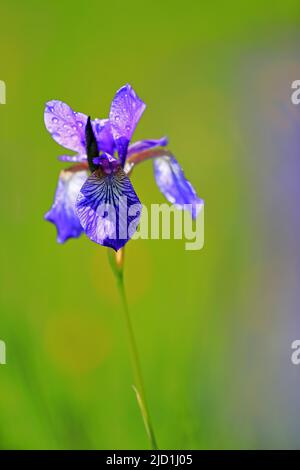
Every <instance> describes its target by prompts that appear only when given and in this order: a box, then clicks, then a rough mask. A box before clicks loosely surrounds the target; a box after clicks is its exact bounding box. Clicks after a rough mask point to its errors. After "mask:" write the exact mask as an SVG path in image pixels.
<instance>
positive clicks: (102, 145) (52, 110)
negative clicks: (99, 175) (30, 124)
mask: <svg viewBox="0 0 300 470" xmlns="http://www.w3.org/2000/svg"><path fill="white" fill-rule="evenodd" d="M44 119H45V125H46V128H47V130H48V131H49V132H50V134H51V135H52V137H53V139H54V140H55V141H56V142H57V143H59V144H60V145H62V146H63V147H65V148H67V149H69V150H73V151H74V152H77V153H78V155H74V156H67V155H62V156H61V157H60V159H61V160H63V161H72V162H82V161H84V160H86V159H87V158H86V151H85V150H86V149H85V126H86V123H87V116H86V115H85V114H83V113H76V112H75V111H73V109H72V108H70V106H68V105H67V104H66V103H64V102H63V101H58V100H52V101H49V102H48V103H47V104H46V108H45V114H44ZM92 127H93V131H94V134H95V137H96V140H97V143H98V147H99V149H100V150H102V151H103V152H108V153H111V154H113V153H114V150H115V143H114V139H113V136H112V132H111V126H110V122H109V119H95V120H94V121H92Z"/></svg>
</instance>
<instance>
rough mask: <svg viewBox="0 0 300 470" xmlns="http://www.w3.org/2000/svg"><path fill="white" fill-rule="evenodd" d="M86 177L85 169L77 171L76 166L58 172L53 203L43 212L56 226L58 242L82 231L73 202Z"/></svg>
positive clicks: (77, 235) (62, 241) (74, 236)
mask: <svg viewBox="0 0 300 470" xmlns="http://www.w3.org/2000/svg"><path fill="white" fill-rule="evenodd" d="M87 177H88V172H87V171H86V170H79V171H77V169H76V167H73V168H70V169H69V170H63V171H61V172H60V175H59V179H58V185H57V188H56V193H55V198H54V202H53V205H52V207H51V209H50V211H49V212H47V214H45V219H46V220H47V221H49V222H52V223H53V224H54V225H55V226H56V229H57V241H58V242H59V243H64V242H65V241H66V240H67V239H68V238H72V237H73V238H77V237H79V236H80V235H81V233H82V232H83V230H82V227H81V224H80V221H79V219H78V216H77V214H76V212H75V202H76V199H77V196H78V193H79V190H80V188H81V187H82V185H83V183H84V182H85V181H86V179H87Z"/></svg>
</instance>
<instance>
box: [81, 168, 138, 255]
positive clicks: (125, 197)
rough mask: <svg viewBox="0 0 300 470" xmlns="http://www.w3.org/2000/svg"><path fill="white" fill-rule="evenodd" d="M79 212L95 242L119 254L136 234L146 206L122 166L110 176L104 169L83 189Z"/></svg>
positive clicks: (87, 231)
mask: <svg viewBox="0 0 300 470" xmlns="http://www.w3.org/2000/svg"><path fill="white" fill-rule="evenodd" d="M76 211H77V215H78V218H79V220H80V222H81V225H82V227H83V229H84V231H85V232H86V234H87V236H88V237H89V238H90V239H91V240H92V241H94V242H96V243H99V244H100V245H104V246H108V247H111V248H113V249H114V250H116V251H117V250H119V249H120V248H121V247H122V246H124V245H125V243H127V242H128V240H129V239H130V238H131V237H132V235H133V234H134V232H135V231H136V229H137V225H138V223H139V220H140V216H141V211H142V206H141V203H140V201H139V199H138V197H137V195H136V193H135V191H134V189H133V187H132V184H131V182H130V180H129V178H128V177H127V176H126V175H125V173H124V171H123V170H122V168H121V167H119V168H118V169H117V170H116V171H113V172H112V173H110V174H107V173H105V172H104V171H103V170H102V169H101V168H100V169H98V170H96V171H95V172H94V173H93V174H92V175H91V176H90V177H89V178H88V179H87V181H86V182H85V184H84V185H83V186H82V188H81V190H80V192H79V195H78V198H77V201H76Z"/></svg>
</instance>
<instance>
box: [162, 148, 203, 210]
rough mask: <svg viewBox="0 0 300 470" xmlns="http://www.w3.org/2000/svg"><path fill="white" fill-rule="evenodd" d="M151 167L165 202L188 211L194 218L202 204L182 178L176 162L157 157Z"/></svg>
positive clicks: (167, 158)
mask: <svg viewBox="0 0 300 470" xmlns="http://www.w3.org/2000/svg"><path fill="white" fill-rule="evenodd" d="M153 166H154V176H155V180H156V183H157V185H158V187H159V189H160V190H161V192H162V193H163V195H164V196H165V197H166V198H167V200H168V201H169V202H171V203H172V204H174V205H175V206H176V207H178V208H179V209H185V208H187V209H190V211H191V214H192V217H193V218H196V217H197V215H198V212H199V211H200V209H201V206H202V205H203V204H204V202H203V200H202V199H200V198H199V197H198V196H197V194H196V191H195V189H194V188H193V186H192V185H191V183H190V182H189V181H188V180H187V179H186V177H185V176H184V173H183V170H182V168H181V166H180V165H179V163H178V162H177V160H175V158H174V157H171V156H165V157H158V158H155V159H154V160H153ZM184 206H187V207H184Z"/></svg>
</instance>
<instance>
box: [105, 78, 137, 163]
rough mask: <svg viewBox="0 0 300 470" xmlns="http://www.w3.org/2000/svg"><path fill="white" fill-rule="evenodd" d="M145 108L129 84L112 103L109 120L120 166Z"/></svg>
mask: <svg viewBox="0 0 300 470" xmlns="http://www.w3.org/2000/svg"><path fill="white" fill-rule="evenodd" d="M145 108H146V105H145V103H144V102H143V101H142V100H141V99H140V98H139V97H138V96H137V94H136V93H135V91H134V90H133V88H132V87H131V86H130V85H129V84H127V85H125V86H123V87H122V88H120V90H118V91H117V93H116V95H115V97H114V99H113V101H112V104H111V108H110V113H109V120H110V124H111V131H112V135H113V138H114V141H115V144H116V147H117V150H118V154H119V157H120V160H121V163H122V165H124V162H125V159H126V154H127V148H128V144H129V142H130V140H131V137H132V134H133V132H134V130H135V128H136V126H137V123H138V122H139V120H140V117H141V116H142V114H143V112H144V110H145Z"/></svg>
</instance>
